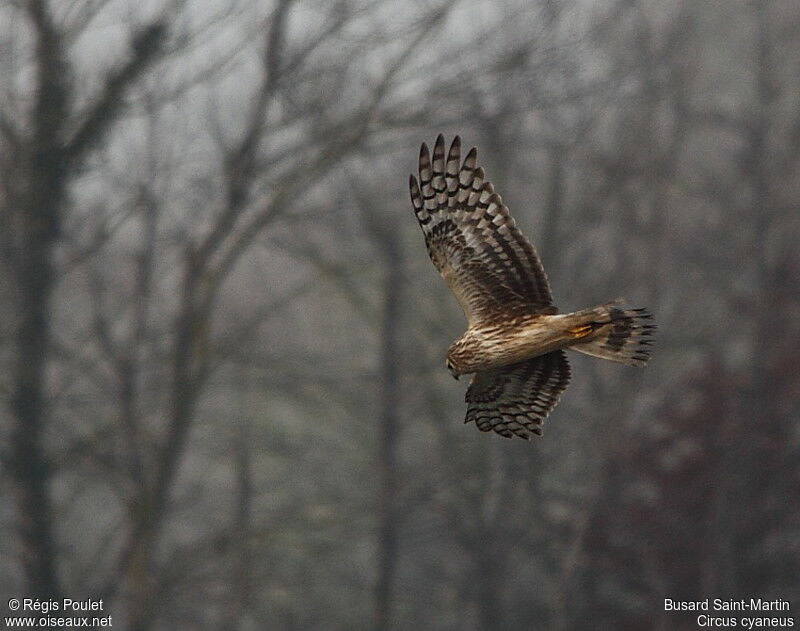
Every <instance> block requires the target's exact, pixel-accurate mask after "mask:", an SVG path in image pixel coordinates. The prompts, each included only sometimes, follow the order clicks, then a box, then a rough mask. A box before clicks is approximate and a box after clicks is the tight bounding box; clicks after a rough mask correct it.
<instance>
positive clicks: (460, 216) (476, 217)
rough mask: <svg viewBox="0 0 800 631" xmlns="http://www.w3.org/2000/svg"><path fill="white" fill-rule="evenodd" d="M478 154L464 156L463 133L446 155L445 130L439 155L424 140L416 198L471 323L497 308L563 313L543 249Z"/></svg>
mask: <svg viewBox="0 0 800 631" xmlns="http://www.w3.org/2000/svg"><path fill="white" fill-rule="evenodd" d="M476 162H477V151H476V150H475V149H474V148H473V149H471V150H470V152H469V153H468V154H467V157H466V158H465V159H464V162H463V164H462V163H461V140H460V138H459V137H458V136H456V137H455V139H454V140H453V144H452V145H451V146H450V151H449V153H448V155H447V159H446V160H445V153H444V137H443V136H442V135H441V134H439V137H438V138H437V139H436V144H435V145H434V148H433V160H432V161H431V157H430V154H429V152H428V147H427V145H425V144H424V143H423V145H422V148H421V150H420V154H419V182H417V179H416V178H415V177H414V176H413V175H412V176H411V180H410V186H411V201H412V203H413V204H414V212H415V213H416V215H417V220H418V221H419V224H420V226H421V227H422V232H423V233H424V234H425V243H426V245H427V246H428V254H429V255H430V257H431V260H432V261H433V264H434V265H435V266H436V269H438V270H439V273H440V274H441V275H442V277H443V278H444V280H445V282H447V284H448V286H449V287H450V289H451V290H452V292H453V293H454V294H455V296H456V299H457V300H458V302H459V304H460V305H461V308H462V309H463V310H464V314H465V315H466V316H467V320H468V321H469V324H470V326H472V325H474V324H476V323H478V322H481V321H485V320H492V319H494V318H495V317H496V316H502V317H503V318H508V317H509V316H512V317H513V316H515V315H520V314H526V313H556V311H557V310H556V309H555V307H553V299H552V296H551V294H550V286H549V285H548V283H547V276H546V275H545V273H544V269H542V264H541V262H540V261H539V256H538V255H537V254H536V250H534V248H533V246H532V245H531V244H530V243H529V242H528V240H527V239H526V238H525V237H524V236H522V233H521V232H520V231H519V229H518V228H517V227H516V226H515V224H514V219H513V218H512V217H511V215H510V214H509V211H508V207H507V206H505V205H504V204H503V199H502V198H501V197H500V195H498V194H497V193H495V192H494V186H492V184H491V182H488V181H487V180H486V175H485V173H484V171H483V169H482V168H480V167H478V168H476Z"/></svg>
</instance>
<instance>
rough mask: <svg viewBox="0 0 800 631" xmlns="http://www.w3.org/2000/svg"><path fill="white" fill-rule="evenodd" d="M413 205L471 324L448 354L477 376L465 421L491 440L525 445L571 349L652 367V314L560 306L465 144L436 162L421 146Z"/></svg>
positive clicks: (459, 371) (556, 389)
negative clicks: (562, 309)
mask: <svg viewBox="0 0 800 631" xmlns="http://www.w3.org/2000/svg"><path fill="white" fill-rule="evenodd" d="M410 186H411V202H412V203H413V205H414V212H415V213H416V215H417V219H418V220H419V225H420V226H421V227H422V232H423V233H424V235H425V244H426V245H427V247H428V254H429V255H430V257H431V260H432V261H433V264H434V265H435V266H436V269H437V270H439V274H441V275H442V278H444V280H445V282H446V283H447V285H448V286H449V287H450V289H451V290H452V292H453V293H454V294H455V296H456V299H457V300H458V303H459V304H460V305H461V308H462V309H463V310H464V314H465V315H466V317H467V330H466V332H465V333H464V334H463V335H462V336H461V337H460V338H459V339H457V340H456V341H455V342H453V344H452V345H451V346H450V349H449V351H448V352H447V368H448V369H449V370H450V373H451V374H452V375H453V376H454V377H455V378H456V379H458V377H459V376H460V375H464V374H469V373H472V374H473V377H472V381H471V382H470V385H469V389H468V390H467V395H466V401H467V418H466V421H465V422H467V423H468V422H470V421H475V424H476V425H477V426H478V429H480V430H481V431H484V432H488V431H489V430H494V431H495V432H497V433H498V434H500V435H501V436H505V437H507V438H511V437H513V436H519V437H520V438H524V439H526V440H527V439H528V438H529V437H530V435H531V434H537V435H541V433H542V430H541V425H542V421H543V420H544V419H545V418H546V417H547V415H548V414H549V413H550V410H552V409H553V406H555V404H556V402H557V401H558V398H559V396H560V395H561V393H562V392H563V391H564V389H565V388H566V387H567V383H569V378H570V370H569V363H568V362H567V356H566V354H565V353H564V349H567V348H569V349H571V350H574V351H580V352H581V353H585V354H587V355H593V356H594V357H600V358H602V359H609V360H611V361H615V362H619V363H621V364H628V365H630V366H643V365H644V364H645V363H646V362H647V360H648V359H649V354H650V344H651V343H652V340H651V335H652V334H653V331H654V329H655V325H653V324H651V323H650V321H651V320H652V318H653V316H652V315H651V314H650V313H649V312H648V311H646V310H645V309H628V308H625V307H623V306H622V305H621V302H620V301H615V302H609V303H606V304H603V305H600V306H598V307H593V308H591V309H583V310H582V311H576V312H574V313H559V312H558V309H557V308H556V307H555V306H554V305H553V297H552V295H551V294H550V286H549V285H548V282H547V276H546V275H545V273H544V269H542V264H541V262H540V261H539V256H538V255H537V254H536V250H534V248H533V246H532V245H531V244H530V242H529V241H528V240H527V239H526V238H525V237H524V236H522V233H521V232H520V231H519V229H518V228H517V227H516V226H515V224H514V219H513V218H512V217H511V215H510V214H509V211H508V207H506V206H505V205H504V204H503V200H502V198H501V197H500V195H498V194H497V193H495V192H494V186H492V184H491V183H490V182H489V181H488V180H487V179H486V174H485V173H484V171H483V169H482V168H480V167H478V166H477V151H476V150H475V149H474V148H473V149H471V150H470V151H469V153H468V154H467V156H466V158H464V161H463V162H462V161H461V140H460V138H459V137H458V136H456V137H455V139H454V140H453V144H452V145H451V146H450V151H449V152H448V153H447V155H446V156H445V146H444V137H443V136H442V135H441V134H440V135H439V137H438V138H437V139H436V144H435V145H434V147H433V156H431V154H430V152H429V151H428V146H427V145H426V144H424V143H423V145H422V148H421V150H420V154H419V180H417V178H416V177H414V176H413V175H412V176H411V180H410Z"/></svg>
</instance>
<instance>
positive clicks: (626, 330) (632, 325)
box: [569, 303, 656, 366]
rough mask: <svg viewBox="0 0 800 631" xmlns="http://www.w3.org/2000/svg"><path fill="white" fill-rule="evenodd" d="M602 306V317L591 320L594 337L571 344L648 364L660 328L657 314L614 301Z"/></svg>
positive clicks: (597, 354)
mask: <svg viewBox="0 0 800 631" xmlns="http://www.w3.org/2000/svg"><path fill="white" fill-rule="evenodd" d="M600 310H601V311H602V312H603V313H602V315H601V317H599V318H595V319H594V320H593V321H592V322H591V324H592V328H593V329H595V330H594V332H593V333H592V336H591V339H590V340H588V341H586V342H578V343H576V344H572V345H571V346H570V347H569V348H570V349H571V350H574V351H579V352H581V353H585V354H586V355H592V356H593V357H599V358H601V359H608V360H611V361H613V362H618V363H620V364H627V365H628V366H644V365H645V364H646V363H647V361H648V360H649V359H650V352H651V350H652V344H653V333H654V332H655V330H656V325H655V324H653V323H652V321H653V314H652V313H650V312H649V311H647V309H625V308H623V307H621V306H619V305H618V304H614V303H611V304H608V305H605V306H604V307H601V308H600Z"/></svg>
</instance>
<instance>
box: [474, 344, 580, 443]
mask: <svg viewBox="0 0 800 631" xmlns="http://www.w3.org/2000/svg"><path fill="white" fill-rule="evenodd" d="M569 378H570V371H569V363H568V362H567V357H566V355H565V354H564V351H560V350H559V351H553V352H552V353H546V354H544V355H539V356H538V357H534V358H533V359H526V360H525V361H522V362H519V363H517V364H510V365H508V366H503V367H502V368H496V369H494V370H487V371H484V372H478V373H475V376H473V378H472V382H471V383H470V385H469V389H468V390H467V396H466V399H467V418H466V420H465V421H464V422H465V423H469V422H470V421H475V424H476V425H477V426H478V429H479V430H481V431H482V432H488V431H490V430H494V431H495V432H497V433H498V434H500V435H501V436H505V437H506V438H511V437H512V436H519V437H520V438H524V439H525V440H527V439H528V438H530V435H531V434H536V435H538V436H541V434H542V428H541V425H542V421H543V420H544V419H545V418H546V417H547V415H548V414H549V413H550V410H552V409H553V407H554V406H555V404H556V403H557V402H558V398H559V396H561V393H562V392H563V391H564V389H565V388H566V387H567V384H568V383H569Z"/></svg>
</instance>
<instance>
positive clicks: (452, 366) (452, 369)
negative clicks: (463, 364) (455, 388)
mask: <svg viewBox="0 0 800 631" xmlns="http://www.w3.org/2000/svg"><path fill="white" fill-rule="evenodd" d="M446 362H447V370H449V371H450V374H451V375H453V379H455V380H456V381H458V378H459V376H460V373H459V372H458V369H457V368H456V365H455V364H454V363H453V362H452V361H451V360H450V356H449V355H448V356H447V359H446Z"/></svg>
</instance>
